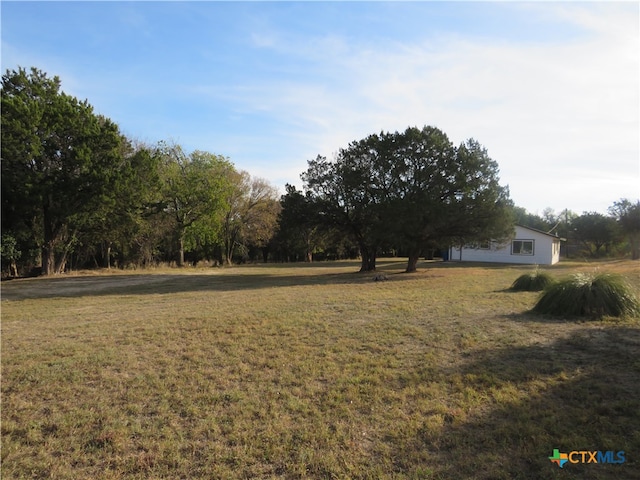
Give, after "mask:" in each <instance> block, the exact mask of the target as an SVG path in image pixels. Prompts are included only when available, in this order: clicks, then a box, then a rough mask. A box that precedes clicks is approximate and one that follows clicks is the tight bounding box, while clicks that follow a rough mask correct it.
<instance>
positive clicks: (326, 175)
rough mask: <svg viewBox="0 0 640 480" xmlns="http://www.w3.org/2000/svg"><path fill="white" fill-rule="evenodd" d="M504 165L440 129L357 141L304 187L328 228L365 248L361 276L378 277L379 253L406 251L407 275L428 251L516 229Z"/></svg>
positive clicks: (311, 173) (312, 173)
mask: <svg viewBox="0 0 640 480" xmlns="http://www.w3.org/2000/svg"><path fill="white" fill-rule="evenodd" d="M497 173H498V166H497V164H496V162H494V161H493V160H491V158H489V156H488V155H487V152H486V150H485V149H484V148H483V147H482V146H481V145H480V144H479V143H478V142H476V141H474V140H468V141H467V142H465V143H463V144H462V145H460V147H458V148H455V147H454V146H453V145H452V144H451V142H450V141H449V139H448V138H447V136H446V135H445V134H444V133H443V132H442V131H440V130H438V129H437V128H434V127H424V128H423V129H417V128H408V129H407V130H406V131H405V132H402V133H398V132H396V133H384V132H382V133H380V134H379V135H370V136H369V137H367V138H365V139H363V140H361V141H358V142H352V143H351V144H350V145H349V146H348V147H347V148H346V149H342V150H340V152H339V154H338V155H337V157H336V160H335V162H327V160H326V158H324V157H318V158H317V159H316V160H313V161H310V162H309V168H308V169H307V171H306V172H305V173H304V174H303V180H305V182H306V184H307V188H308V189H309V190H310V191H311V193H312V195H313V197H314V199H315V200H316V202H318V204H319V205H320V211H321V213H322V217H323V218H324V223H325V224H327V225H330V226H336V227H338V228H341V229H343V230H344V231H345V233H348V234H350V235H351V236H352V238H354V239H355V241H356V242H357V243H358V246H359V247H360V253H361V256H362V266H361V271H370V270H375V258H376V254H377V251H378V249H379V248H381V247H382V246H385V245H391V244H393V245H396V246H400V247H403V248H405V249H407V250H408V252H409V260H408V263H407V271H408V272H411V271H414V270H415V269H416V264H417V261H418V258H419V255H420V253H421V252H422V250H423V249H424V248H425V247H429V246H431V247H432V246H433V245H436V244H438V243H445V242H465V243H467V242H471V241H481V240H485V239H489V238H493V239H500V238H503V237H505V236H506V235H507V234H508V233H510V232H511V231H512V229H513V218H512V217H511V215H510V211H511V208H512V206H511V202H510V200H509V194H508V190H507V189H506V188H504V187H501V186H500V185H499V179H498V175H497Z"/></svg>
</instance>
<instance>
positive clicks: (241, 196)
mask: <svg viewBox="0 0 640 480" xmlns="http://www.w3.org/2000/svg"><path fill="white" fill-rule="evenodd" d="M229 181H230V188H229V189H228V190H227V197H226V203H225V210H224V212H223V217H222V226H221V235H222V247H223V252H222V253H223V259H222V260H223V262H224V263H225V264H227V265H231V264H232V263H233V254H234V251H235V249H236V247H238V246H243V247H244V248H245V249H246V248H247V247H248V245H249V244H254V245H256V246H258V247H266V246H267V245H268V243H269V240H270V239H271V237H272V236H273V235H274V233H275V229H276V224H277V217H278V211H279V209H280V205H279V204H278V201H277V198H278V197H277V191H276V189H275V188H274V187H272V186H271V185H270V184H269V183H268V182H267V181H266V180H264V179H261V178H252V177H251V175H249V173H247V172H245V171H242V170H241V171H233V172H230V175H229Z"/></svg>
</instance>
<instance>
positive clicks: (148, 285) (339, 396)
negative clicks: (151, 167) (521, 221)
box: [2, 259, 640, 479]
mask: <svg viewBox="0 0 640 480" xmlns="http://www.w3.org/2000/svg"><path fill="white" fill-rule="evenodd" d="M379 266H380V270H381V271H383V272H385V273H387V275H388V278H389V280H388V281H386V282H373V281H372V274H359V273H354V272H355V271H357V269H358V264H357V262H336V263H320V264H316V265H312V266H309V265H301V264H296V265H265V266H241V267H234V268H226V269H213V268H212V269H185V270H168V269H167V270H157V271H146V272H109V273H107V272H102V273H100V274H96V273H86V274H83V273H79V274H75V275H70V276H64V277H60V278H50V279H25V280H13V281H10V282H4V283H3V284H2V478H3V479H18V478H55V479H118V478H133V479H135V478H137V479H153V478H167V479H169V478H171V479H198V478H202V479H204V478H207V479H217V478H219V479H235V478H238V479H240V478H284V479H295V478H323V479H325V478H326V479H329V478H335V479H349V478H352V479H385V478H390V479H391V478H392V479H403V478H425V479H430V478H433V479H472V478H477V479H502V478H504V479H519V478H521V479H538V478H562V479H605V478H606V479H632V478H634V479H637V478H639V477H640V319H630V318H627V319H623V320H613V319H605V320H602V321H589V322H580V321H575V320H570V321H567V320H563V319H554V318H545V317H540V316H535V315H533V314H531V313H528V310H529V309H530V308H531V307H532V306H533V305H534V303H535V300H536V298H537V295H538V294H537V293H529V292H518V293H515V292H510V291H507V289H508V287H509V286H510V285H511V283H512V282H513V281H514V280H515V279H516V278H517V277H518V276H519V275H520V274H522V273H525V272H528V271H530V270H531V269H532V267H526V266H522V267H504V266H502V267H498V266H490V265H486V266H482V265H457V264H442V263H428V264H427V263H425V264H423V265H420V267H421V270H420V271H419V272H418V273H417V274H403V273H401V272H402V271H403V269H404V266H405V265H404V262H403V261H401V260H394V259H383V260H381V261H380V262H379ZM595 267H597V268H599V269H600V271H603V272H616V273H621V274H623V275H625V276H626V277H627V278H628V279H629V281H630V282H631V283H632V284H633V286H634V288H635V291H636V292H638V291H640V264H638V262H635V263H634V262H630V261H627V262H624V261H620V262H602V263H598V264H585V263H570V262H565V263H561V264H559V265H558V266H555V267H550V268H548V269H546V270H548V271H550V272H551V273H552V274H553V275H554V276H558V277H562V276H564V275H567V274H569V273H572V272H576V271H592V270H593V269H594V268H595ZM554 448H557V449H559V450H560V451H561V452H570V451H573V450H585V451H594V450H600V451H608V450H613V451H619V450H624V451H625V455H626V462H625V463H623V464H619V465H607V464H599V465H596V464H567V465H565V466H564V468H563V469H560V468H559V467H558V466H557V465H554V464H552V463H551V462H550V461H549V459H548V457H549V456H551V455H552V452H553V449H554Z"/></svg>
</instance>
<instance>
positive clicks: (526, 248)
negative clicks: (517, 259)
mask: <svg viewBox="0 0 640 480" xmlns="http://www.w3.org/2000/svg"><path fill="white" fill-rule="evenodd" d="M511 255H533V240H514V241H513V242H512V243H511Z"/></svg>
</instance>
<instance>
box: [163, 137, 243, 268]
mask: <svg viewBox="0 0 640 480" xmlns="http://www.w3.org/2000/svg"><path fill="white" fill-rule="evenodd" d="M158 154H159V156H160V158H161V174H160V175H161V181H162V183H163V199H164V204H163V207H164V209H165V212H167V213H168V214H169V215H170V216H171V218H172V219H173V222H174V231H175V236H176V240H177V242H178V258H177V264H178V266H180V267H181V266H183V265H184V253H185V244H186V243H187V242H188V244H189V246H193V245H194V244H195V243H196V241H197V239H198V238H200V237H202V236H203V235H211V234H212V232H213V231H214V230H215V229H217V228H218V226H219V222H220V220H221V215H222V212H223V211H224V210H225V209H226V208H227V204H226V201H227V197H228V192H229V191H230V190H231V188H232V186H231V185H230V183H229V178H230V175H231V173H232V172H233V165H232V164H231V163H230V162H229V161H228V160H227V159H226V158H224V157H221V156H218V155H214V154H211V153H207V152H201V151H195V152H193V153H192V154H191V155H186V154H185V153H184V151H183V150H182V147H181V146H180V145H176V144H167V143H161V144H160V145H159V148H158Z"/></svg>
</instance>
